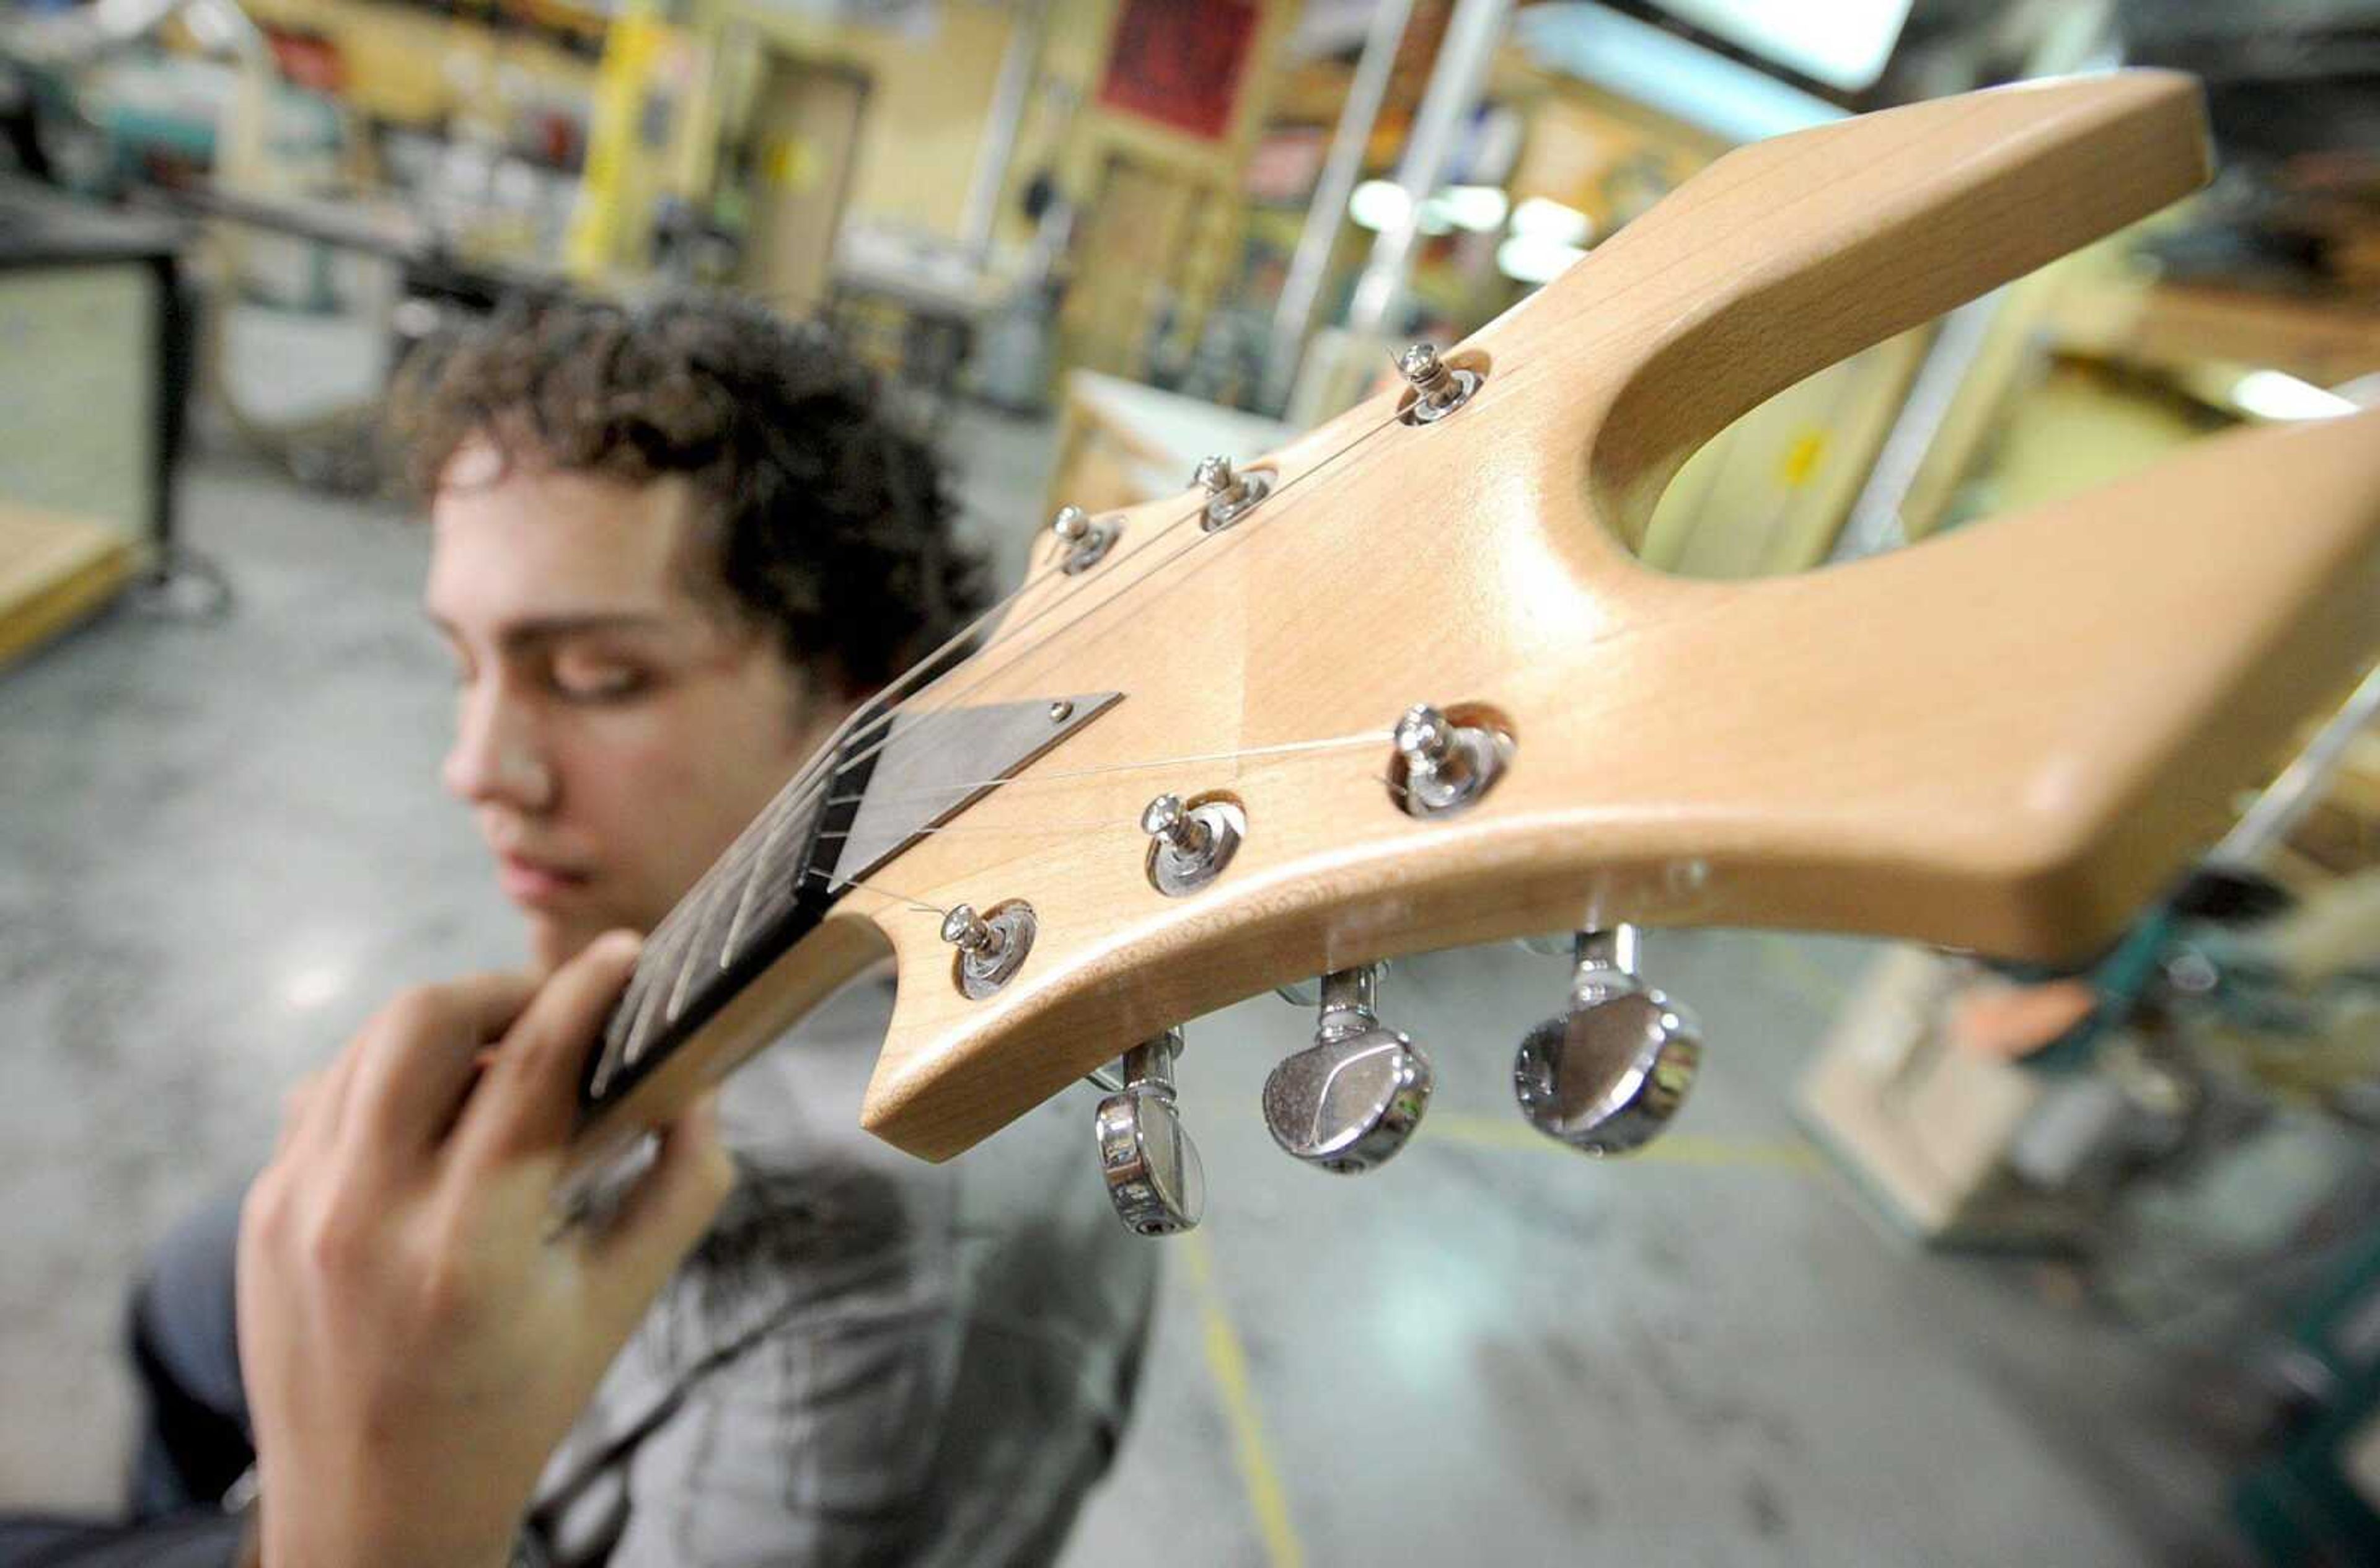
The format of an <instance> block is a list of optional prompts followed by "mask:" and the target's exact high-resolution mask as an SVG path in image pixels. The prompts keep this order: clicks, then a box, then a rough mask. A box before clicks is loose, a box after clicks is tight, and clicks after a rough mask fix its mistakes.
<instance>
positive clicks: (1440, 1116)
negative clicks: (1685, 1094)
mask: <svg viewBox="0 0 2380 1568" xmlns="http://www.w3.org/2000/svg"><path fill="white" fill-rule="evenodd" d="M1421 1136H1422V1137H1423V1138H1424V1139H1425V1140H1427V1139H1429V1138H1433V1137H1438V1138H1445V1139H1448V1140H1450V1141H1451V1142H1454V1143H1467V1144H1472V1145H1475V1146H1477V1147H1479V1148H1483V1149H1526V1150H1528V1151H1530V1152H1532V1153H1544V1154H1560V1155H1566V1156H1568V1157H1569V1158H1571V1159H1573V1160H1575V1159H1576V1158H1578V1156H1577V1155H1576V1154H1574V1153H1573V1152H1572V1151H1571V1150H1570V1149H1565V1148H1563V1147H1562V1146H1561V1145H1560V1144H1559V1143H1556V1142H1555V1141H1554V1140H1553V1139H1551V1138H1549V1137H1548V1136H1546V1135H1545V1134H1543V1133H1541V1132H1539V1131H1537V1130H1536V1128H1535V1127H1532V1126H1530V1125H1529V1124H1527V1123H1525V1122H1522V1121H1519V1120H1517V1119H1515V1120H1511V1121H1507V1120H1505V1119H1503V1118H1501V1117H1497V1116H1465V1115H1463V1114H1462V1113H1461V1112H1454V1111H1433V1112H1430V1114H1429V1116H1428V1118H1427V1120H1425V1121H1424V1122H1423V1123H1422V1124H1421ZM1626 1160H1627V1161H1628V1162H1630V1163H1633V1164H1664V1163H1666V1164H1672V1165H1756V1166H1765V1167H1767V1168H1768V1169H1771V1170H1786V1171H1816V1170H1819V1169H1821V1168H1822V1167H1823V1165H1824V1163H1825V1162H1824V1161H1821V1160H1820V1159H1819V1158H1818V1151H1817V1150H1816V1149H1812V1148H1811V1147H1810V1146H1809V1145H1808V1144H1806V1143H1803V1142H1802V1141H1801V1140H1800V1139H1799V1138H1714V1137H1696V1136H1694V1135H1693V1134H1691V1133H1670V1134H1668V1135H1666V1136H1661V1137H1658V1138H1655V1139H1654V1140H1653V1141H1652V1142H1651V1143H1648V1144H1646V1145H1645V1147H1644V1148H1643V1149H1638V1150H1637V1151H1636V1152H1635V1153H1633V1154H1631V1155H1628V1156H1627V1157H1626Z"/></svg>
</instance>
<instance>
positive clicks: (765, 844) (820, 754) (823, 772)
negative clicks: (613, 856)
mask: <svg viewBox="0 0 2380 1568" xmlns="http://www.w3.org/2000/svg"><path fill="white" fill-rule="evenodd" d="M1205 509H1206V508H1205V507H1204V506H1200V507H1198V508H1196V510H1193V511H1190V512H1187V513H1184V515H1183V516H1182V517H1176V518H1175V519H1173V521H1172V522H1171V523H1168V524H1167V525H1166V526H1165V527H1164V528H1161V529H1159V530H1158V531H1157V532H1156V533H1155V534H1154V535H1152V536H1151V537H1150V539H1149V540H1148V541H1147V542H1148V545H1154V544H1155V543H1156V542H1157V541H1159V540H1160V539H1162V538H1164V537H1165V536H1166V535H1167V534H1169V533H1171V532H1172V531H1173V529H1176V528H1179V527H1180V526H1181V525H1182V524H1184V523H1185V522H1187V521H1189V520H1190V519H1191V518H1193V517H1197V516H1198V515H1199V514H1200V513H1201V512H1203V511H1204V510H1205ZM1138 548H1147V546H1141V547H1138ZM1135 553H1137V549H1136V550H1135ZM1064 571H1065V564H1064V557H1063V556H1058V557H1053V558H1052V560H1051V562H1050V565H1047V566H1044V567H1042V568H1041V569H1040V570H1039V571H1038V572H1028V573H1027V574H1026V578H1025V580H1024V581H1023V582H1021V583H1019V584H1018V585H1017V586H1016V587H1015V588H1014V590H1011V591H1010V592H1009V593H1007V594H1006V595H1005V596H1003V597H1002V599H1000V600H999V601H998V602H996V603H993V604H991V605H990V606H989V607H988V608H986V609H985V610H984V611H983V612H982V613H981V614H977V616H976V617H975V619H973V620H971V621H969V622H968V623H967V624H966V625H965V626H962V627H960V628H959V629H958V630H957V631H955V632H953V633H952V634H951V635H950V636H949V637H948V638H944V639H943V641H942V643H941V646H940V647H938V648H936V649H935V650H933V651H932V652H930V653H929V654H927V655H926V656H925V657H924V658H922V659H920V660H918V661H917V662H915V663H913V664H911V665H910V666H909V668H908V669H906V670H905V671H904V672H902V674H901V675H900V677H899V678H898V679H896V680H894V681H893V682H892V683H891V684H890V685H888V686H886V687H884V688H883V689H882V690H880V691H878V692H875V693H874V694H872V695H871V696H870V697H869V698H868V699H867V700H866V701H865V702H863V703H861V704H860V705H859V706H858V707H857V708H855V709H853V710H852V711H851V712H850V713H849V714H848V715H846V716H845V717H844V721H843V723H840V724H837V725H836V726H835V728H834V731H833V733H832V734H831V735H828V736H827V738H826V740H825V742H824V743H823V744H821V745H820V747H819V748H817V749H816V750H814V751H813V752H811V754H810V760H808V761H807V762H805V763H804V764H803V765H802V767H801V769H800V770H799V771H798V772H795V775H794V777H793V778H792V780H790V781H789V782H788V783H787V784H786V785H785V787H784V788H783V789H781V790H779V791H778V792H777V794H776V796H774V798H772V799H771V801H770V802H769V804H768V805H767V806H765V807H763V808H761V811H760V815H759V818H757V819H756V820H754V822H753V823H752V825H751V826H750V827H748V828H747V829H746V830H745V832H744V833H739V834H737V835H736V838H735V842H734V843H733V844H731V845H728V847H727V853H726V854H725V855H723V856H722V857H720V860H719V862H718V864H717V867H716V869H719V870H720V871H721V872H722V874H724V875H728V876H734V875H737V874H739V873H740V874H742V875H743V877H744V886H743V890H742V892H741V893H740V895H739V896H738V898H737V900H736V905H735V915H734V916H733V917H732V918H730V919H729V921H728V926H727V934H726V937H725V939H724V940H723V941H722V943H721V950H722V961H724V960H725V959H726V958H728V957H731V956H732V955H733V954H734V953H735V947H736V941H735V939H736V937H737V936H738V935H740V934H741V932H742V930H743V928H744V922H745V921H746V920H747V919H748V918H750V916H751V912H752V899H753V896H754V893H756V892H757V890H758V885H759V879H758V878H757V877H756V876H754V875H753V874H752V873H753V872H755V871H757V870H758V869H760V868H761V867H762V866H764V865H765V864H766V862H767V860H768V857H769V851H770V850H771V849H772V848H773V847H774V846H775V845H776V843H777V841H778V839H779V838H780V837H781V836H782V834H783V832H784V830H785V828H786V827H787V826H789V825H790V824H791V823H792V822H793V820H795V818H796V817H797V816H799V815H800V813H801V812H802V811H804V810H805V809H806V808H807V807H808V806H809V804H810V796H811V794H812V792H813V791H814V789H815V788H817V787H818V786H819V785H820V781H821V780H823V779H825V778H826V776H827V775H828V774H829V773H831V772H835V771H837V768H838V764H837V762H836V760H835V759H836V748H838V747H840V746H842V745H843V743H844V741H845V740H846V739H847V738H849V737H850V736H851V735H856V734H857V733H858V732H859V731H861V730H863V729H865V728H867V727H868V725H870V724H874V723H879V722H880V721H882V722H887V723H889V721H890V720H891V719H892V718H894V717H897V716H898V715H899V714H900V713H901V712H902V711H904V709H905V708H906V706H907V702H902V703H896V704H894V705H893V706H892V707H891V708H889V709H887V708H886V707H885V703H886V701H887V700H888V699H891V698H892V697H893V696H895V695H897V694H898V693H899V692H901V691H902V690H903V689H905V687H908V686H909V685H910V684H911V683H912V682H914V681H916V680H917V678H918V677H919V676H920V675H924V674H925V673H926V672H927V671H928V670H929V669H931V668H933V666H934V665H935V663H936V662H938V661H940V660H941V658H942V656H943V655H945V654H947V653H949V652H951V651H952V650H953V649H956V648H958V647H960V646H961V645H962V644H964V643H965V640H966V639H967V638H971V637H973V636H974V635H975V634H976V632H977V630H979V629H980V628H981V627H982V626H984V625H985V623H987V622H989V621H990V620H991V619H992V618H993V617H995V616H998V615H1001V614H1005V613H1006V612H1007V611H1008V609H1009V608H1010V607H1011V606H1013V605H1014V603H1015V602H1017V601H1018V600H1019V599H1022V598H1024V597H1025V596H1026V594H1027V593H1029V592H1031V591H1032V590H1035V589H1037V588H1038V587H1040V586H1041V585H1042V584H1044V583H1046V582H1048V581H1049V580H1050V577H1052V576H1053V575H1062V574H1063V573H1064ZM1063 602H1065V599H1064V598H1061V599H1059V600H1056V601H1053V602H1052V604H1051V605H1050V606H1049V607H1045V608H1044V609H1043V610H1042V611H1038V612H1037V613H1036V614H1033V615H1030V616H1027V617H1026V620H1025V621H1024V622H1022V623H1020V625H1019V626H1016V627H1003V628H1002V630H1001V632H999V633H998V634H995V635H994V636H993V638H992V639H991V640H990V642H989V643H987V644H985V645H984V647H982V648H980V649H978V650H976V651H975V652H974V653H971V654H969V655H968V656H967V658H966V659H962V660H961V661H959V662H958V663H956V664H954V665H953V666H952V667H951V669H949V670H945V671H943V672H942V674H941V675H937V676H936V677H935V678H934V682H932V683H929V684H928V686H927V687H926V690H931V689H932V687H933V685H934V684H937V683H939V682H940V681H941V680H942V679H943V678H945V677H946V676H948V675H951V674H952V673H953V672H954V671H956V670H960V669H964V668H965V667H966V664H967V662H969V661H970V660H973V659H976V658H978V657H980V656H981V655H983V654H984V653H988V652H990V650H992V649H994V648H997V647H999V646H1001V644H1002V641H1003V640H1004V639H1005V638H1008V637H1010V636H1014V634H1015V633H1016V632H1018V631H1021V630H1022V629H1023V627H1024V626H1030V625H1032V624H1033V622H1034V621H1035V620H1038V618H1039V617H1040V615H1042V614H1048V612H1049V609H1050V608H1054V607H1055V605H1057V604H1061V603H1063ZM923 695H924V693H923V692H920V693H918V694H917V697H922V696H923ZM917 697H913V698H911V699H909V700H910V701H915V700H917ZM891 738H892V735H891V731H890V729H889V727H888V729H887V732H886V734H885V735H884V737H883V739H882V740H880V741H879V742H877V743H876V744H877V745H878V746H879V747H880V746H881V745H882V744H884V742H885V741H889V740H890V739H891ZM867 755H870V756H872V755H874V752H873V751H872V750H871V751H869V752H868V753H867ZM845 765H846V766H847V764H845ZM747 843H748V844H749V845H751V848H750V850H749V852H748V853H747V852H746V845H747ZM675 913H676V910H675V909H673V910H672V911H671V914H672V915H674V914H675ZM668 923H669V920H668V918H667V917H664V918H663V920H662V924H663V926H666V925H668ZM656 934H658V932H657V933H656Z"/></svg>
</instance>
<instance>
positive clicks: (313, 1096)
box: [273, 1072, 326, 1160]
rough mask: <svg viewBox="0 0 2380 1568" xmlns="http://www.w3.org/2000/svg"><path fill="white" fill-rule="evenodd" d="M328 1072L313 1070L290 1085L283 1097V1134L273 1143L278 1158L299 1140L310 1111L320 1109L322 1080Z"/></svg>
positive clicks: (275, 1156) (274, 1155) (276, 1158)
mask: <svg viewBox="0 0 2380 1568" xmlns="http://www.w3.org/2000/svg"><path fill="white" fill-rule="evenodd" d="M324 1076H326V1072H312V1073H309V1074H307V1075H306V1076H304V1077H302V1078H300V1079H298V1080H297V1082H296V1083H294V1084H292V1085H290V1086H289V1089H288V1092H287V1093H285V1094H284V1095H283V1096H282V1097H281V1136H280V1137H279V1138H277V1139H275V1140H274V1142H273V1158H274V1159H275V1160H278V1159H280V1158H281V1156H283V1155H284V1154H286V1153H288V1152H289V1149H290V1146H291V1145H293V1144H295V1143H296V1142H297V1135H298V1133H299V1132H300V1131H301V1130H303V1129H304V1127H305V1126H306V1118H307V1113H308V1112H314V1111H319V1110H320V1105H319V1101H320V1100H321V1099H322V1080H323V1078H324Z"/></svg>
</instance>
